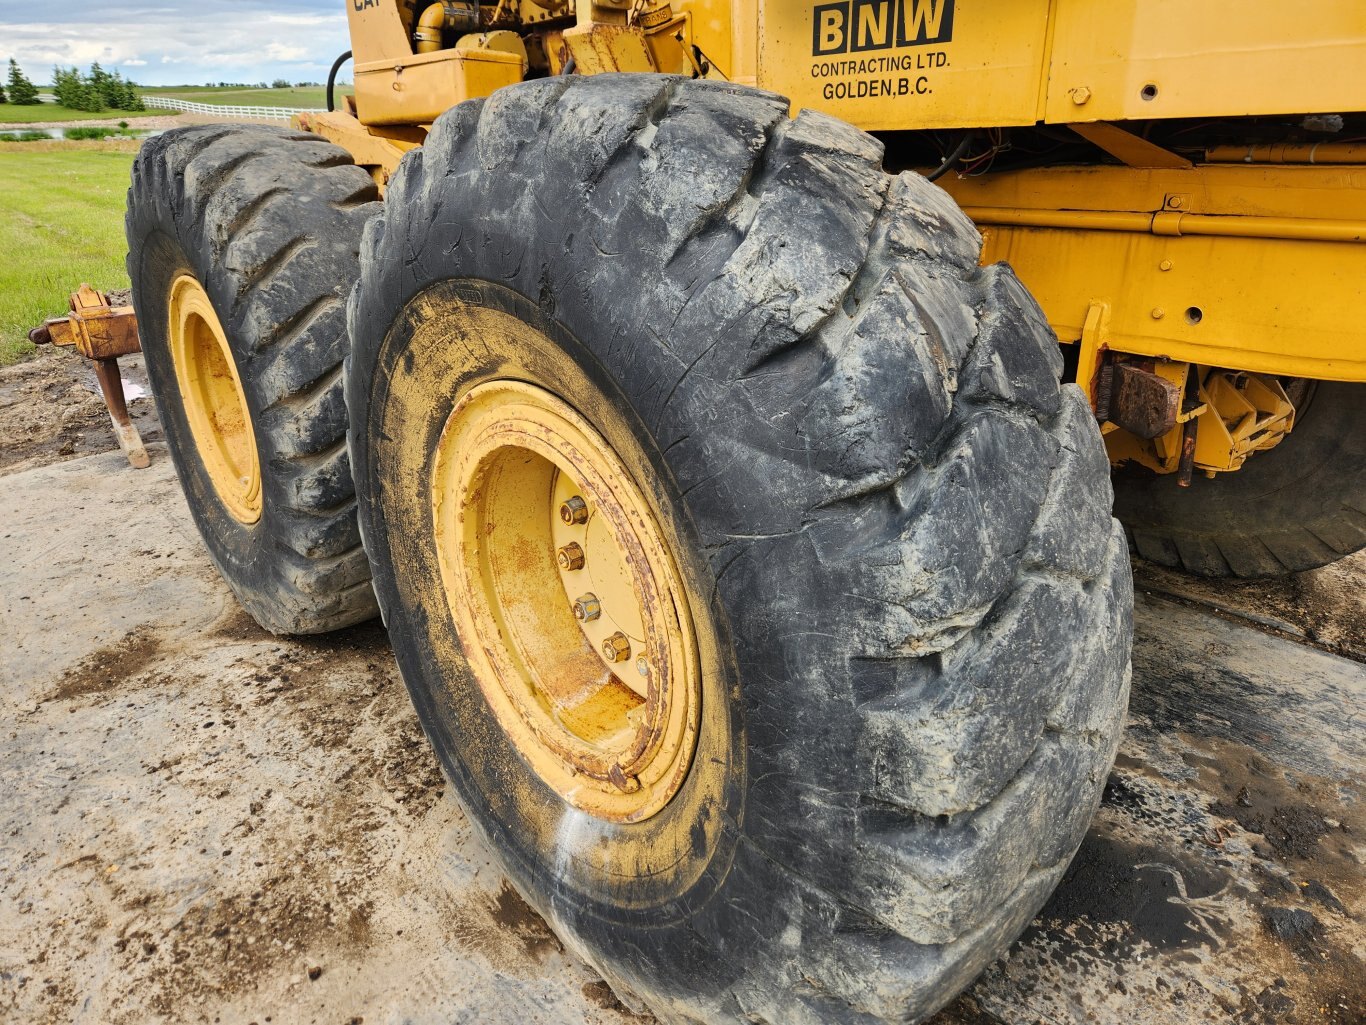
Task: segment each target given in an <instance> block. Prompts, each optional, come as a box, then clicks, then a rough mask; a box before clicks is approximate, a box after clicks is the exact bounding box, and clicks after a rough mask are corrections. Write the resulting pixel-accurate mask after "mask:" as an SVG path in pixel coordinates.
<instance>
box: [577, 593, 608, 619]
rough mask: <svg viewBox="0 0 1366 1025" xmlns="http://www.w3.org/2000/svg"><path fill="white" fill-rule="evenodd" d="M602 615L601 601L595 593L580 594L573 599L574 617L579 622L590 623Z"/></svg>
mask: <svg viewBox="0 0 1366 1025" xmlns="http://www.w3.org/2000/svg"><path fill="white" fill-rule="evenodd" d="M601 615H602V602H600V601H598V596H597V595H596V594H581V595H579V596H578V597H577V598H575V599H574V618H575V619H577V620H578V621H579V622H580V623H591V622H593V620H595V619H597V618H598V617H599V616H601Z"/></svg>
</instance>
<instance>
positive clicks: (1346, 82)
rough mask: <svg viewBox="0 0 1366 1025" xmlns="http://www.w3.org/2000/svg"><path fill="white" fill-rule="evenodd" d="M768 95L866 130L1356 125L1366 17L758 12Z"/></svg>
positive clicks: (885, 7) (948, 1)
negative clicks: (1180, 120)
mask: <svg viewBox="0 0 1366 1025" xmlns="http://www.w3.org/2000/svg"><path fill="white" fill-rule="evenodd" d="M737 17H743V16H742V15H737ZM758 81H759V84H760V85H761V86H763V87H764V88H767V89H773V90H775V91H777V92H781V93H784V94H786V95H788V96H790V97H791V98H792V101H793V103H794V105H795V106H797V107H799V108H803V107H810V108H815V109H817V110H822V111H825V112H826V113H829V114H833V115H834V116H836V117H840V118H843V119H844V120H846V121H850V122H852V123H853V124H856V125H858V126H859V127H860V128H864V129H868V130H895V129H916V128H962V127H964V126H973V127H978V128H988V127H996V126H1010V125H1029V124H1034V123H1035V122H1038V121H1049V122H1053V123H1064V124H1065V123H1069V122H1077V121H1097V120H1126V119H1143V118H1175V117H1218V116H1224V115H1243V114H1278V113H1299V114H1305V113H1314V112H1340V111H1344V110H1362V109H1366V3H1364V2H1362V0H1305V2H1303V3H1298V4H1287V3H1284V2H1281V0H1260V2H1250V3H1238V4H1233V3H1213V2H1205V3H1189V2H1187V0H1051V2H1050V0H808V2H805V3H794V2H792V0H761V3H760V14H759V71H758Z"/></svg>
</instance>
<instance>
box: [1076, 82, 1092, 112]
mask: <svg viewBox="0 0 1366 1025" xmlns="http://www.w3.org/2000/svg"><path fill="white" fill-rule="evenodd" d="M1090 99H1091V90H1090V89H1089V88H1087V87H1086V86H1084V85H1079V86H1077V88H1075V89H1073V90H1072V102H1073V103H1075V104H1076V105H1077V106H1078V107H1080V106H1082V105H1083V104H1085V103H1088V102H1089V101H1090Z"/></svg>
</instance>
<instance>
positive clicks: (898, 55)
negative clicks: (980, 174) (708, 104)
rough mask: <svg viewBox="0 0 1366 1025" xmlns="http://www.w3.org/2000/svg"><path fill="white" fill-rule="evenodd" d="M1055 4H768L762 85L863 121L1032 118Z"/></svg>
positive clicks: (798, 102)
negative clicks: (1051, 11) (1049, 23)
mask: <svg viewBox="0 0 1366 1025" xmlns="http://www.w3.org/2000/svg"><path fill="white" fill-rule="evenodd" d="M1048 8H1049V5H1048V0H1010V2H1007V3H1002V2H999V0H833V2H819V0H817V2H815V3H793V2H791V0H763V2H762V3H761V9H760V15H759V85H760V86H762V87H763V88H765V89H772V90H774V91H776V92H780V93H784V94H785V95H787V96H790V97H791V99H792V103H793V106H794V108H804V107H810V108H815V109H817V110H821V111H824V112H826V113H828V114H833V115H834V116H836V117H840V118H843V119H844V120H846V121H850V122H852V123H853V124H856V125H858V126H859V127H860V128H864V129H874V130H875V129H889V130H890V129H901V128H922V127H926V126H930V125H951V126H962V125H975V126H980V127H990V126H995V125H1020V124H1031V123H1033V122H1034V121H1035V120H1036V119H1037V114H1038V110H1039V106H1040V104H1041V102H1042V96H1041V94H1040V83H1041V72H1042V68H1043V66H1044V59H1045V51H1046V43H1047V30H1048Z"/></svg>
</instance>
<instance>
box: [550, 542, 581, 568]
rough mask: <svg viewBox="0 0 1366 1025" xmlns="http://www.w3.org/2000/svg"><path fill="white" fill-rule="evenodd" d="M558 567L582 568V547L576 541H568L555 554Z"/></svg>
mask: <svg viewBox="0 0 1366 1025" xmlns="http://www.w3.org/2000/svg"><path fill="white" fill-rule="evenodd" d="M555 558H556V561H557V562H559V564H560V569H583V549H582V548H581V547H579V544H578V542H577V541H570V542H569V544H567V545H565V546H564V547H563V548H561V549H560V550H559V552H558V554H557V555H556V556H555Z"/></svg>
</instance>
